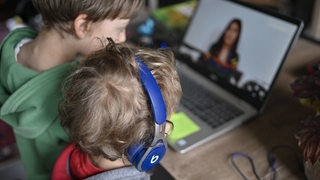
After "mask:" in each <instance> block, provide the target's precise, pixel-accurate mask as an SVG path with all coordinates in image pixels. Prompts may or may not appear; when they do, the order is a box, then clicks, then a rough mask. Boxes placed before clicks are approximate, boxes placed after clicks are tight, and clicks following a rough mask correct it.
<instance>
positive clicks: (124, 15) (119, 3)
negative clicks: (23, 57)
mask: <svg viewBox="0 0 320 180" xmlns="http://www.w3.org/2000/svg"><path fill="white" fill-rule="evenodd" d="M32 3H33V5H34V7H35V8H36V9H37V10H38V11H39V13H40V14H41V16H42V19H43V23H44V28H46V29H50V28H55V29H57V30H62V31H64V32H67V33H70V34H72V33H74V31H73V27H72V25H71V24H72V23H71V24H70V22H72V21H74V20H75V18H76V17H77V16H78V15H80V14H86V15H87V20H88V21H89V22H99V21H102V20H104V19H110V20H114V19H116V18H120V19H131V18H133V17H134V16H136V15H137V13H138V12H139V10H140V9H141V8H142V7H143V5H144V1H143V0H86V1H83V0H32Z"/></svg>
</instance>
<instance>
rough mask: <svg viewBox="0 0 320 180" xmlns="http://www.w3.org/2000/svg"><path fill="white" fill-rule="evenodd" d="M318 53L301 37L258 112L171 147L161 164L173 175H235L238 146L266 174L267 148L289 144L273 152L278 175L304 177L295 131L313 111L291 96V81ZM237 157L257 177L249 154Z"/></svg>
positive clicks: (196, 178)
mask: <svg viewBox="0 0 320 180" xmlns="http://www.w3.org/2000/svg"><path fill="white" fill-rule="evenodd" d="M317 59H318V60H320V45H319V44H313V43H311V42H309V41H307V40H304V39H299V40H298V41H297V43H296V44H295V46H294V47H293V49H292V51H291V52H290V54H289V56H288V58H287V60H286V62H285V64H284V66H283V68H282V70H281V72H280V76H279V78H278V79H277V81H276V84H275V86H274V87H273V91H272V93H271V96H270V99H269V101H268V103H267V105H266V107H265V111H264V112H263V113H262V114H261V115H260V116H258V117H257V118H255V119H252V120H251V121H249V122H247V123H245V124H243V125H242V126H240V127H238V128H235V129H234V130H232V131H230V132H229V133H227V134H225V135H222V136H220V137H219V138H217V139H214V140H212V141H210V142H208V143H206V144H204V145H202V146H200V147H199V148H197V149H194V150H191V151H189V152H187V153H185V154H179V153H177V152H174V151H173V150H171V149H169V150H168V152H167V154H166V156H165V158H164V159H163V160H162V162H161V164H162V166H164V167H165V169H166V170H167V171H168V172H169V173H170V174H171V175H172V176H173V177H174V178H176V179H182V180H188V179H190V180H202V179H204V180H208V179H210V180H211V179H213V180H216V179H217V180H220V179H222V180H225V179H228V180H233V179H236V180H239V179H241V176H240V175H239V174H238V173H237V172H236V170H235V168H234V167H233V166H232V164H231V160H230V154H232V153H234V152H241V153H245V154H247V155H249V156H250V157H252V158H253V160H254V163H255V166H256V170H257V173H258V174H259V176H260V177H261V178H262V179H270V176H271V173H270V167H269V164H268V160H267V153H268V152H269V150H270V149H271V148H272V147H275V146H277V145H289V146H290V147H292V149H291V150H290V149H285V148H283V149H279V150H278V151H276V152H275V153H274V154H275V157H277V165H276V169H277V177H278V179H290V180H294V179H302V178H303V173H302V172H301V170H299V168H298V164H297V162H296V156H297V155H299V156H300V154H299V150H298V147H297V140H296V139H295V137H294V134H295V132H296V130H297V128H298V127H299V123H300V122H301V120H303V119H305V118H306V117H307V116H308V114H310V113H312V112H311V110H310V109H307V108H305V107H303V106H301V105H300V104H299V103H298V102H297V99H294V98H292V91H291V89H290V86H289V84H290V83H291V82H293V81H294V79H295V78H297V77H298V76H301V75H302V74H303V72H304V68H305V65H306V64H308V63H310V62H312V61H314V60H317ZM294 152H295V153H294ZM236 162H237V164H238V165H239V167H240V168H241V169H242V170H243V171H244V172H245V175H246V176H247V177H248V178H249V179H255V178H254V175H253V173H252V170H251V168H250V165H249V163H248V161H247V160H245V159H244V158H237V159H236Z"/></svg>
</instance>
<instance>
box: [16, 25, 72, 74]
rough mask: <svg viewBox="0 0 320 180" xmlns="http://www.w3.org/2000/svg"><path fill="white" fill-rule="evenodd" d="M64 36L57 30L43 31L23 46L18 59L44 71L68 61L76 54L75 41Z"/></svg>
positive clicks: (24, 63)
mask: <svg viewBox="0 0 320 180" xmlns="http://www.w3.org/2000/svg"><path fill="white" fill-rule="evenodd" d="M69 36H71V35H68V37H67V36H66V37H65V38H63V37H62V36H61V35H60V34H59V33H58V32H57V31H55V30H48V31H41V32H40V33H39V35H38V36H37V37H36V38H35V39H34V40H33V41H31V42H29V43H27V44H25V45H24V46H22V47H21V50H20V52H19V53H18V56H17V60H18V62H19V63H20V64H22V65H23V66H25V67H27V68H30V69H32V70H35V71H38V72H42V71H46V70H48V69H51V68H53V67H55V66H58V65H61V64H64V63H67V62H69V61H71V60H72V59H73V58H75V56H76V53H77V51H76V49H73V47H74V46H73V45H70V44H71V43H72V42H74V41H73V40H72V39H73V38H71V37H69Z"/></svg>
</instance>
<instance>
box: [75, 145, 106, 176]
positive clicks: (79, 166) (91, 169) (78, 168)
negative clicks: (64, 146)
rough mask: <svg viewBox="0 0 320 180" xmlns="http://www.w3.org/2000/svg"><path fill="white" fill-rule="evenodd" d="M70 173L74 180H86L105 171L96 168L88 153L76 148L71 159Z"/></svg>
mask: <svg viewBox="0 0 320 180" xmlns="http://www.w3.org/2000/svg"><path fill="white" fill-rule="evenodd" d="M70 171H71V174H72V177H73V178H74V179H85V178H88V177H90V176H93V175H96V174H99V173H101V172H103V171H105V170H103V169H100V168H98V167H96V166H94V165H93V164H92V163H91V161H90V158H89V156H88V154H87V153H84V152H82V151H80V149H79V148H74V150H73V151H72V153H71V158H70Z"/></svg>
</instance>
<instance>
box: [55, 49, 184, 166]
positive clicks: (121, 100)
mask: <svg viewBox="0 0 320 180" xmlns="http://www.w3.org/2000/svg"><path fill="white" fill-rule="evenodd" d="M135 56H138V57H139V58H140V59H142V60H143V61H144V63H145V64H146V65H147V66H148V68H149V69H150V71H151V73H152V74H153V76H154V77H155V79H156V81H157V83H158V85H159V87H160V90H161V93H162V95H163V98H164V101H165V104H166V109H167V117H169V116H170V114H171V113H173V112H174V110H175V108H176V106H177V105H178V102H179V100H180V97H181V86H180V81H179V77H178V73H177V71H176V66H175V59H174V56H173V53H172V52H171V51H170V50H168V49H157V50H153V49H146V48H137V47H135V48H133V47H128V46H127V45H126V44H113V43H109V44H108V45H107V47H106V48H105V49H103V50H99V51H97V52H96V53H94V54H92V55H91V56H90V57H88V59H87V60H85V61H84V62H82V63H81V64H80V65H79V67H77V69H76V70H75V71H74V73H73V74H71V75H70V76H69V77H68V78H67V81H66V84H65V89H64V101H63V102H62V104H61V106H60V114H61V118H62V125H63V127H65V128H66V129H67V130H68V132H69V134H70V135H71V137H72V139H73V141H74V142H75V143H76V144H77V145H78V146H79V147H80V148H81V149H82V150H83V151H84V152H87V153H89V154H91V155H95V156H100V155H102V156H104V157H105V158H108V159H110V160H115V159H118V158H121V157H122V155H126V152H127V149H128V148H129V147H130V146H131V145H133V144H135V143H145V144H147V143H148V139H150V138H152V137H153V134H154V120H153V114H152V109H151V106H150V103H149V99H148V96H147V95H146V92H145V90H144V87H143V86H142V84H141V82H140V78H139V65H138V63H137V61H136V59H135Z"/></svg>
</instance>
